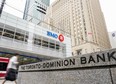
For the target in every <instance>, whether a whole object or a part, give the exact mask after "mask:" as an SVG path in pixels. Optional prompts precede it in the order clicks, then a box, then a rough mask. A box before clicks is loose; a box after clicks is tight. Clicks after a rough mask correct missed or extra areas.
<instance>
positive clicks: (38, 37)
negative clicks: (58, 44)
mask: <svg viewBox="0 0 116 84" xmlns="http://www.w3.org/2000/svg"><path fill="white" fill-rule="evenodd" d="M33 43H34V44H35V45H40V46H41V44H42V43H41V37H40V36H39V35H36V34H35V35H34V38H33Z"/></svg>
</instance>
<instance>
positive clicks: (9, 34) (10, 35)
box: [3, 29, 14, 38]
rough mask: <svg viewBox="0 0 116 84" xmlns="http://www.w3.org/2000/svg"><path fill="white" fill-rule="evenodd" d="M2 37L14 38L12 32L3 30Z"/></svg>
mask: <svg viewBox="0 0 116 84" xmlns="http://www.w3.org/2000/svg"><path fill="white" fill-rule="evenodd" d="M3 36H5V37H9V38H14V31H11V30H7V29H4V32H3Z"/></svg>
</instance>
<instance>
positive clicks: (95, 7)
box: [45, 0, 110, 55]
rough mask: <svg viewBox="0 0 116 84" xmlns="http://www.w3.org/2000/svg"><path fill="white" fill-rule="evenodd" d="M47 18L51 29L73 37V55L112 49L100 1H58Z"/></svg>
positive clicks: (49, 10)
mask: <svg viewBox="0 0 116 84" xmlns="http://www.w3.org/2000/svg"><path fill="white" fill-rule="evenodd" d="M46 17H47V18H46V20H45V21H46V22H47V23H49V24H50V25H54V26H55V27H51V26H49V28H50V29H52V30H53V31H55V32H58V33H62V34H65V35H66V36H71V41H72V51H73V53H72V54H73V55H77V54H78V55H79V54H86V53H91V52H95V51H100V50H106V49H109V48H110V42H109V38H108V33H107V29H106V24H105V21H104V16H103V13H102V11H101V8H100V3H99V0H56V1H55V2H54V3H53V4H52V5H51V7H50V8H49V9H48V14H47V15H46Z"/></svg>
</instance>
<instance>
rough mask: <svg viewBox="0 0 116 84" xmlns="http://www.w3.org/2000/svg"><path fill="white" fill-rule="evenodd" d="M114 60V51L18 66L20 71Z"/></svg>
mask: <svg viewBox="0 0 116 84" xmlns="http://www.w3.org/2000/svg"><path fill="white" fill-rule="evenodd" d="M111 61H116V51H111V52H105V53H98V54H89V55H87V56H86V55H82V56H81V57H78V56H77V57H72V58H66V59H60V60H52V61H46V62H38V63H34V64H28V65H22V66H21V67H20V69H21V71H25V70H45V69H57V68H62V67H65V68H66V67H67V68H68V67H70V66H73V67H79V65H80V66H83V65H87V64H91V63H96V64H98V63H103V62H111Z"/></svg>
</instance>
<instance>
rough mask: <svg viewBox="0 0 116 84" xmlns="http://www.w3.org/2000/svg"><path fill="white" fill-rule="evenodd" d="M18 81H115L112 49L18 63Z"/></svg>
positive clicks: (69, 83)
mask: <svg viewBox="0 0 116 84" xmlns="http://www.w3.org/2000/svg"><path fill="white" fill-rule="evenodd" d="M18 84H116V49H111V50H107V51H101V52H96V53H91V54H86V55H80V56H77V57H70V58H66V59H59V60H51V61H45V62H39V63H34V64H28V65H22V66H20V68H19V75H18Z"/></svg>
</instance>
